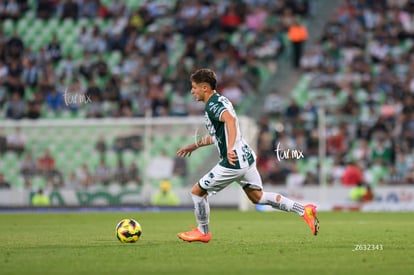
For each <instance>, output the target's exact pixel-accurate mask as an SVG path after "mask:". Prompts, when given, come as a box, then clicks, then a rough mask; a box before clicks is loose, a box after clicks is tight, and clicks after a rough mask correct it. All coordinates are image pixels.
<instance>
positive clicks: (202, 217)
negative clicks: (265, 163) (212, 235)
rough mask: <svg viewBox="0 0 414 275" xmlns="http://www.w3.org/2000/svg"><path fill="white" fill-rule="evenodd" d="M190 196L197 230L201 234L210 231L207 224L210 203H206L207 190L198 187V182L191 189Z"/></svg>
mask: <svg viewBox="0 0 414 275" xmlns="http://www.w3.org/2000/svg"><path fill="white" fill-rule="evenodd" d="M191 198H192V199H193V202H194V214H195V217H196V220H197V224H198V230H200V232H202V233H203V234H208V233H209V232H210V230H209V227H208V224H209V221H210V204H209V203H208V197H207V191H205V190H203V189H201V188H200V185H199V184H198V183H196V184H194V186H193V188H192V189H191Z"/></svg>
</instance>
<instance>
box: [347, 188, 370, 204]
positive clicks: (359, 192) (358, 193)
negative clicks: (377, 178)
mask: <svg viewBox="0 0 414 275" xmlns="http://www.w3.org/2000/svg"><path fill="white" fill-rule="evenodd" d="M349 195H350V198H351V200H352V201H355V202H368V201H372V200H373V199H374V193H373V191H372V187H371V185H369V184H362V183H359V184H357V185H356V186H355V187H352V189H351V191H350V194H349Z"/></svg>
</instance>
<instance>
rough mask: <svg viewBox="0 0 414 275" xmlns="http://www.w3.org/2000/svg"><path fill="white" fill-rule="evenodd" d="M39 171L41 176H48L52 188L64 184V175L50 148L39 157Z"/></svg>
mask: <svg viewBox="0 0 414 275" xmlns="http://www.w3.org/2000/svg"><path fill="white" fill-rule="evenodd" d="M37 171H38V172H39V174H40V175H41V176H43V177H45V178H46V180H47V181H48V184H50V185H51V187H52V188H59V187H62V186H63V184H64V181H63V176H62V174H61V172H60V171H59V170H58V169H57V167H56V161H55V158H54V157H53V156H52V155H51V153H50V151H49V150H48V149H46V150H45V151H44V153H43V155H42V156H40V157H39V158H38V159H37Z"/></svg>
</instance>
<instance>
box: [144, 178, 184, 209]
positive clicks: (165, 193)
mask: <svg viewBox="0 0 414 275" xmlns="http://www.w3.org/2000/svg"><path fill="white" fill-rule="evenodd" d="M151 204H152V205H155V206H177V205H179V204H180V201H179V199H178V197H177V195H176V194H174V192H173V191H172V190H171V183H170V182H169V181H167V180H162V181H161V183H160V189H159V190H158V191H157V192H156V193H155V194H154V195H153V196H152V198H151Z"/></svg>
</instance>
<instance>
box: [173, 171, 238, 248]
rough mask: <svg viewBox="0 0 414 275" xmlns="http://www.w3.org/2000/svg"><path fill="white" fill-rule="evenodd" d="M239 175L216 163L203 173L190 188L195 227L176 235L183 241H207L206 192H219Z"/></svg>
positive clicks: (207, 214)
mask: <svg viewBox="0 0 414 275" xmlns="http://www.w3.org/2000/svg"><path fill="white" fill-rule="evenodd" d="M238 177H240V175H239V174H238V173H236V170H234V169H226V168H224V167H222V166H220V165H216V166H215V167H214V168H213V169H211V170H210V171H209V172H208V173H207V174H205V175H204V176H203V177H202V178H201V179H200V180H199V182H198V183H196V184H195V185H194V186H193V188H192V189H191V198H192V200H193V202H194V214H195V217H196V220H197V224H198V226H197V228H194V229H193V230H192V231H188V232H182V233H178V237H179V238H180V239H182V240H184V241H188V242H192V241H202V242H208V241H210V239H211V233H210V229H209V220H210V205H209V202H208V193H214V192H219V191H220V190H222V189H223V188H225V187H226V186H227V185H229V184H230V183H231V182H233V181H234V180H236V179H237V178H238Z"/></svg>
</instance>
